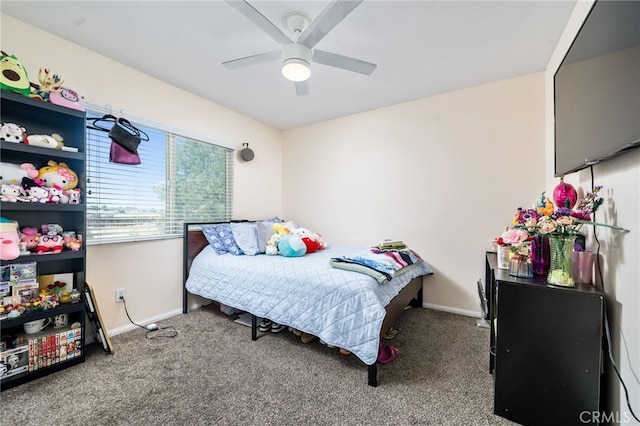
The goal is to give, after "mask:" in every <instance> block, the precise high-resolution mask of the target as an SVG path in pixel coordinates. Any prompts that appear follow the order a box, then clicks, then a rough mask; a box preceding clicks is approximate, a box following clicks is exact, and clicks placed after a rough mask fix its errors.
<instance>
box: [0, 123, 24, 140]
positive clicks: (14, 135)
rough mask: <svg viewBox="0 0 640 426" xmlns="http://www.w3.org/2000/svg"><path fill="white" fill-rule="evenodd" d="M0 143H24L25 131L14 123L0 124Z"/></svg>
mask: <svg viewBox="0 0 640 426" xmlns="http://www.w3.org/2000/svg"><path fill="white" fill-rule="evenodd" d="M0 141H6V142H13V143H26V141H27V129H25V128H24V127H22V126H19V125H17V124H15V123H0Z"/></svg>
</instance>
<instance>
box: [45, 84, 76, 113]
mask: <svg viewBox="0 0 640 426" xmlns="http://www.w3.org/2000/svg"><path fill="white" fill-rule="evenodd" d="M49 102H51V103H52V104H56V105H62V106H64V107H67V108H73V109H77V110H78V111H84V103H83V101H82V96H80V95H79V94H78V92H76V91H75V90H73V89H70V88H68V87H62V88H61V89H60V91H59V92H53V93H50V94H49Z"/></svg>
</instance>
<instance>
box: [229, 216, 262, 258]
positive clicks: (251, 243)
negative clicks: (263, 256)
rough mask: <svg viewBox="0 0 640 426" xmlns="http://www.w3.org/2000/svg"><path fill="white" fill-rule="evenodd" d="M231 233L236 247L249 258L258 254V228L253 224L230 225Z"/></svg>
mask: <svg viewBox="0 0 640 426" xmlns="http://www.w3.org/2000/svg"><path fill="white" fill-rule="evenodd" d="M231 232H232V233H233V238H235V240H236V244H238V247H240V249H241V250H242V251H243V252H244V254H248V255H249V256H254V255H256V254H258V253H260V249H259V246H258V228H257V225H256V224H255V223H232V224H231Z"/></svg>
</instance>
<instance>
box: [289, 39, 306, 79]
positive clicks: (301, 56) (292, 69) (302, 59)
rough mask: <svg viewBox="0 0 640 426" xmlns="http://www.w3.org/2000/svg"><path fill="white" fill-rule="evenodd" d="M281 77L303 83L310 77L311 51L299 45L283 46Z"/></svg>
mask: <svg viewBox="0 0 640 426" xmlns="http://www.w3.org/2000/svg"><path fill="white" fill-rule="evenodd" d="M282 75H283V76H284V77H285V78H286V79H287V80H291V81H305V80H307V79H308V78H309V77H311V49H309V48H308V47H306V46H303V45H302V44H299V43H291V44H288V45H286V46H284V47H283V48H282Z"/></svg>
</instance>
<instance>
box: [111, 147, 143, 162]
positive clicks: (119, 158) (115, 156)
mask: <svg viewBox="0 0 640 426" xmlns="http://www.w3.org/2000/svg"><path fill="white" fill-rule="evenodd" d="M109 161H110V162H112V163H119V164H131V165H135V164H140V155H138V153H137V152H135V151H134V152H132V151H129V150H128V149H127V148H125V147H123V146H122V145H120V144H118V143H117V142H114V141H111V151H110V152H109Z"/></svg>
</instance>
